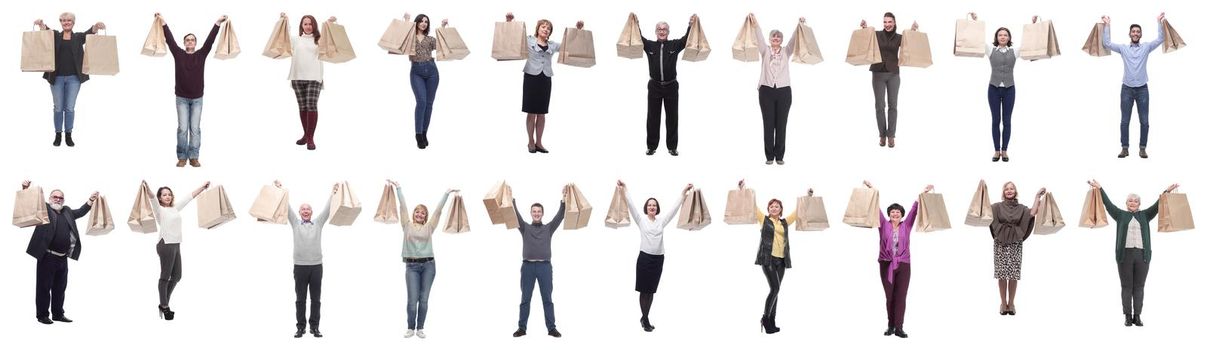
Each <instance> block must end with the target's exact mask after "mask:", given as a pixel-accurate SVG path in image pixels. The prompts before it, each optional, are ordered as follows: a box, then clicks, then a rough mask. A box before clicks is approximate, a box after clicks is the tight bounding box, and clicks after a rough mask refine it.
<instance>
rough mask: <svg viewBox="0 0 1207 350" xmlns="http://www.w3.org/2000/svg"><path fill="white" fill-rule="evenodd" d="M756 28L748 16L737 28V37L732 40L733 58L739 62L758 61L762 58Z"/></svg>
mask: <svg viewBox="0 0 1207 350" xmlns="http://www.w3.org/2000/svg"><path fill="white" fill-rule="evenodd" d="M757 30H758V28H756V27H755V25H754V21H753V20H751V19H749V18H748V19H746V21H745V22H743V23H742V28H741V29H739V30H738V37H737V38H735V39H734V40H733V59H735V60H738V61H741V62H758V61H759V60H760V59H761V58H762V57H761V56H760V54H759V39H758V36H757V35H758V33H757V32H756V31H757Z"/></svg>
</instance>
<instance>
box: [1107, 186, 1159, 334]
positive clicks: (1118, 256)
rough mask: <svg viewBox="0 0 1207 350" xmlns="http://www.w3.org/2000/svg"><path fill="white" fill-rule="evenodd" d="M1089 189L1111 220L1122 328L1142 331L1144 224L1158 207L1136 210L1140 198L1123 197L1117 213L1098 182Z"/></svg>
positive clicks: (1148, 247) (1148, 256)
mask: <svg viewBox="0 0 1207 350" xmlns="http://www.w3.org/2000/svg"><path fill="white" fill-rule="evenodd" d="M1087 182H1088V183H1089V184H1090V187H1091V188H1093V189H1095V190H1098V192H1099V193H1101V194H1102V203H1103V204H1104V205H1105V206H1106V212H1107V214H1108V215H1110V216H1111V218H1112V219H1114V220H1115V263H1116V264H1118V265H1119V285H1120V287H1122V291H1121V293H1120V296H1121V297H1122V298H1123V317H1124V321H1123V325H1124V326H1127V327H1131V326H1132V325H1136V326H1137V327H1144V322H1141V321H1140V311H1142V309H1143V308H1144V281H1145V280H1146V279H1148V264H1149V261H1151V260H1152V256H1153V250H1152V241H1151V240H1149V235H1148V233H1149V228H1148V226H1149V225H1148V224H1149V222H1150V221H1152V219H1154V218H1156V217H1157V210H1158V205H1157V203H1153V205H1152V206H1150V207H1148V209H1144V210H1140V196H1138V195H1136V194H1134V193H1132V194H1128V195H1127V209H1126V210H1124V209H1119V207H1116V206H1115V204H1114V203H1111V200H1110V199H1109V198H1107V196H1106V190H1104V189H1102V185H1099V184H1098V180H1090V181H1087ZM1176 189H1178V184H1173V185H1169V187H1168V188H1166V189H1165V193H1169V192H1173V190H1176Z"/></svg>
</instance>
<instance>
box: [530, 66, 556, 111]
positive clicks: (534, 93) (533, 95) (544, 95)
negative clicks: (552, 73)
mask: <svg viewBox="0 0 1207 350" xmlns="http://www.w3.org/2000/svg"><path fill="white" fill-rule="evenodd" d="M552 92H553V78H550V77H549V76H547V75H544V74H539V75H532V74H528V73H524V106H523V111H524V113H531V114H547V113H549V95H550V94H551V93H552Z"/></svg>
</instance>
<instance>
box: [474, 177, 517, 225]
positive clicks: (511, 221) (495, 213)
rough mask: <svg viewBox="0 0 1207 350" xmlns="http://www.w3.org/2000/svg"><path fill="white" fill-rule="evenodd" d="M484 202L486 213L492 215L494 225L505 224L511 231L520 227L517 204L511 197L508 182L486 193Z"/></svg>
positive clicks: (502, 182) (501, 183)
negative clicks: (516, 211)
mask: <svg viewBox="0 0 1207 350" xmlns="http://www.w3.org/2000/svg"><path fill="white" fill-rule="evenodd" d="M482 202H483V203H484V204H485V205H486V213H487V215H490V223H491V224H492V225H498V224H504V225H505V226H506V227H507V229H509V230H510V229H514V228H516V227H520V224H519V218H517V217H516V214H515V207H514V204H515V203H514V200H513V199H512V197H511V186H508V185H507V182H506V181H501V182H499V183H498V184H496V185H495V187H494V188H493V189H491V190H490V192H487V193H486V198H483V199H482Z"/></svg>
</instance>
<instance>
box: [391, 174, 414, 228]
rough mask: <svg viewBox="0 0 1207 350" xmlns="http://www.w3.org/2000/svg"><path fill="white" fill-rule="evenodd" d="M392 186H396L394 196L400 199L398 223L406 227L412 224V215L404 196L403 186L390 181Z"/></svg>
mask: <svg viewBox="0 0 1207 350" xmlns="http://www.w3.org/2000/svg"><path fill="white" fill-rule="evenodd" d="M390 184H391V185H394V196H396V197H398V208H399V214H400V215H398V222H399V223H400V224H402V225H404V226H405V225H406V224H409V223H411V215H410V214H411V213H410V212H408V211H407V201H406V198H405V197H404V196H403V195H402V186H399V185H398V183H397V182H394V181H390Z"/></svg>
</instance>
